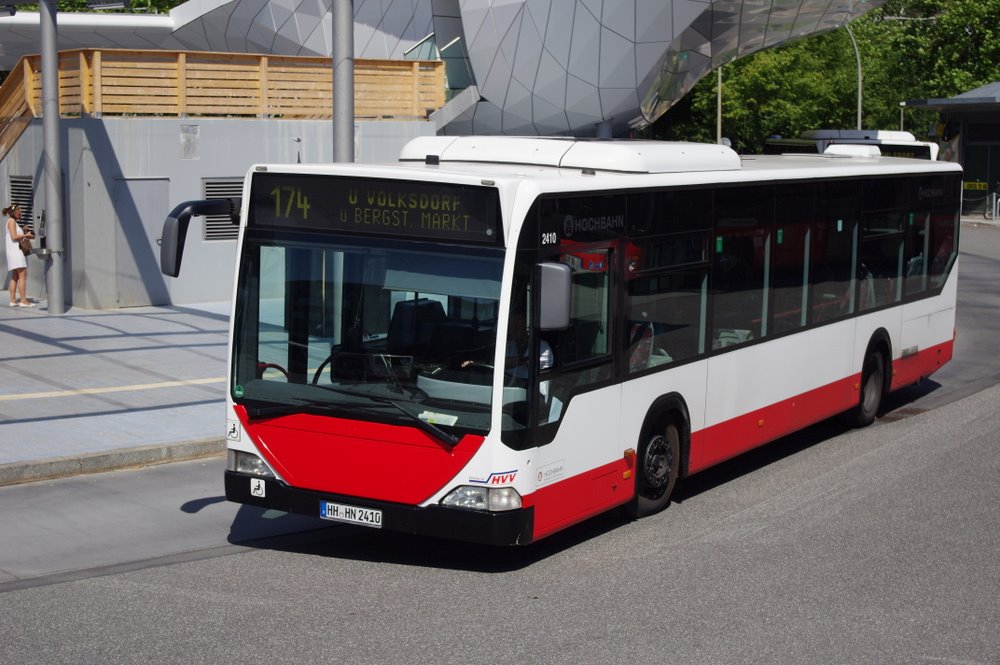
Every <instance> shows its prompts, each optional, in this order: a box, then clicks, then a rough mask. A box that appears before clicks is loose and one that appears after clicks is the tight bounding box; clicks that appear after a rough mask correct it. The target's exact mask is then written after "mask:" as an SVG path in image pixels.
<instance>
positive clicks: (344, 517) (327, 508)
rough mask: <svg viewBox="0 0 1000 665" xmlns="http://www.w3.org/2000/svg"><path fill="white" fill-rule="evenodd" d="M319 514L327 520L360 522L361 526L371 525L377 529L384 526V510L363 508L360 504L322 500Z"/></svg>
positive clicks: (350, 522)
mask: <svg viewBox="0 0 1000 665" xmlns="http://www.w3.org/2000/svg"><path fill="white" fill-rule="evenodd" d="M319 516H320V517H322V518H323V519H325V520H333V521H334V522H347V523H349V524H360V525H361V526H370V527H374V528H376V529H381V528H382V511H381V510H375V509H373V508H361V507H360V506H346V505H344V504H342V503H332V502H330V501H320V502H319Z"/></svg>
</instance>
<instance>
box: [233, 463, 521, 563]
mask: <svg viewBox="0 0 1000 665" xmlns="http://www.w3.org/2000/svg"><path fill="white" fill-rule="evenodd" d="M261 483H263V485H261ZM225 485H226V499H228V500H229V501H234V502H236V503H244V504H247V505H250V506H259V507H261V508H269V509H272V510H280V511H282V512H286V513H296V514H299V515H310V516H312V517H316V518H317V519H319V518H320V505H321V502H332V503H336V504H343V505H348V506H354V507H357V508H364V509H369V510H377V511H381V528H383V529H387V530H389V531H401V532H404V533H413V534H419V535H423V536H434V537H438V538H449V539H452V540H464V541H468V542H473V543H483V544H487V545H527V544H529V543H530V542H531V540H532V534H533V531H534V512H535V511H534V508H530V507H529V508H522V509H519V510H508V511H504V512H486V511H479V510H466V509H461V508H445V507H442V506H427V507H421V506H408V505H403V504H399V503H388V502H385V501H370V500H367V499H358V498H356V497H351V496H340V495H337V494H327V493H325V492H316V491H313V490H305V489H299V488H295V487H290V486H288V485H286V484H285V483H283V482H281V481H279V480H275V479H273V478H269V479H263V478H257V477H255V476H250V475H247V474H243V473H236V472H234V471H226V475H225Z"/></svg>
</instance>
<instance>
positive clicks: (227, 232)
mask: <svg viewBox="0 0 1000 665" xmlns="http://www.w3.org/2000/svg"><path fill="white" fill-rule="evenodd" d="M203 184H204V192H205V198H206V199H239V198H240V197H241V196H243V178H218V179H213V180H205V181H203ZM239 231H240V229H239V227H238V226H236V225H235V224H233V223H232V221H230V219H229V215H205V240H236V238H237V236H238V235H239Z"/></svg>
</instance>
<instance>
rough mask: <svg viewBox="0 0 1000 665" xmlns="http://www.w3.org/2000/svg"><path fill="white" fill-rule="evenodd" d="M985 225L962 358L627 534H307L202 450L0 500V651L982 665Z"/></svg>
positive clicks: (996, 355)
mask: <svg viewBox="0 0 1000 665" xmlns="http://www.w3.org/2000/svg"><path fill="white" fill-rule="evenodd" d="M983 233H984V234H985V235H982V237H979V231H976V230H973V231H971V232H969V231H966V234H965V237H964V238H963V256H962V258H961V271H962V272H961V274H962V281H961V282H960V284H961V286H960V309H959V338H958V344H957V347H956V358H955V361H954V362H953V363H951V364H950V365H949V366H947V367H945V368H944V369H943V370H942V371H941V372H939V373H938V374H937V375H935V377H934V379H933V381H928V382H925V384H923V385H921V386H918V387H915V388H913V389H909V390H907V391H904V392H903V393H902V394H900V395H898V396H897V397H895V398H894V401H893V402H892V403H891V404H890V411H889V412H888V413H887V414H886V415H885V416H884V417H883V418H882V419H880V420H879V422H877V423H876V425H874V426H873V427H870V428H868V429H865V430H856V431H846V430H844V429H842V428H839V427H838V426H837V425H835V424H834V423H830V422H828V423H823V424H820V425H818V426H816V427H813V428H810V429H809V430H806V431H805V432H802V433H800V434H798V435H796V436H794V437H788V438H786V439H784V440H782V441H779V442H777V443H775V444H772V445H770V446H767V447H765V448H763V449H761V450H758V451H754V452H752V453H750V454H748V455H745V456H742V457H741V458H739V459H737V460H734V461H732V462H729V463H726V464H724V465H721V466H719V467H717V468H715V469H712V470H709V471H707V472H705V473H702V474H699V475H698V476H695V477H694V478H692V479H690V480H689V481H688V482H687V483H686V484H685V485H684V486H683V487H682V488H681V491H680V493H679V500H678V501H677V502H676V503H675V504H674V505H672V506H671V507H670V508H669V509H668V510H667V511H665V512H663V513H661V514H659V515H655V516H653V517H651V518H647V519H644V520H640V521H637V522H629V521H625V520H624V519H622V518H621V517H620V516H619V515H618V514H609V515H607V516H603V517H600V518H597V519H595V520H591V521H590V522H588V523H586V524H583V525H580V526H578V527H576V528H573V529H570V530H568V531H567V532H564V533H561V534H557V535H556V536H554V537H552V538H550V539H547V540H544V541H542V542H540V543H538V544H536V545H535V546H532V547H530V548H521V549H491V548H483V547H477V546H471V545H465V544H460V543H452V542H446V541H438V540H432V539H422V538H416V537H407V536H401V535H399V534H389V533H381V532H376V531H372V530H367V529H362V528H359V527H358V528H355V527H349V526H340V525H325V524H324V525H317V524H316V522H315V521H312V520H308V519H305V518H299V517H294V516H287V515H282V514H268V513H262V512H261V511H259V510H255V509H250V508H246V507H240V506H236V505H232V504H227V503H225V502H224V501H223V500H222V497H221V496H220V495H221V469H222V465H223V463H222V461H221V460H220V459H216V460H209V461H202V462H191V463H183V464H172V465H165V466H160V467H153V468H148V469H142V470H137V471H127V472H118V473H113V474H103V475H96V476H89V477H80V478H71V479H65V480H60V481H53V482H48V483H36V484H31V485H22V486H13V487H4V488H0V506H2V507H3V510H2V511H0V625H2V626H3V627H4V629H3V631H2V633H0V662H2V663H4V664H5V665H6V664H15V663H85V662H86V663H91V662H93V663H105V662H107V663H202V662H203V663H245V662H251V661H270V662H279V663H285V662H287V663H306V662H310V663H312V662H337V663H458V662H470V661H481V660H487V661H496V662H516V663H633V662H639V663H673V662H684V663H692V662H698V663H709V662H716V663H803V662H810V663H827V662H838V663H984V664H985V663H989V664H993V665H996V664H998V663H1000V629H998V626H1000V511H998V510H997V505H998V503H1000V483H998V482H997V477H998V475H1000V457H998V456H997V454H996V453H997V446H998V440H1000V409H997V406H998V405H1000V335H997V334H996V333H997V332H998V331H997V330H996V329H997V327H1000V323H998V318H1000V317H997V315H996V312H997V311H998V306H1000V296H998V295H997V294H998V293H1000V285H998V284H997V282H1000V277H998V276H1000V260H998V257H1000V243H997V244H996V245H995V246H996V247H997V250H998V251H997V252H994V250H993V249H992V247H994V245H992V244H991V243H994V242H996V241H997V239H998V238H1000V236H998V235H989V233H998V232H997V231H996V230H995V229H990V230H988V232H986V231H984V232H983ZM970 236H972V242H970ZM967 247H970V248H971V249H972V250H973V251H970V250H967V249H966V248H967ZM317 526H319V527H320V528H315V527H317ZM282 534H285V535H282Z"/></svg>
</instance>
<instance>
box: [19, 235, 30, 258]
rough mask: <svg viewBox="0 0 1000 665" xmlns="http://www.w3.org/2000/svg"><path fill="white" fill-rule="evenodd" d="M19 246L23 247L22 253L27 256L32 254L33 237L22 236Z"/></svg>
mask: <svg viewBox="0 0 1000 665" xmlns="http://www.w3.org/2000/svg"><path fill="white" fill-rule="evenodd" d="M17 246H18V247H20V248H21V253H22V254H24V255H25V256H27V255H28V254H31V238H21V239H20V240H18V241H17Z"/></svg>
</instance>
